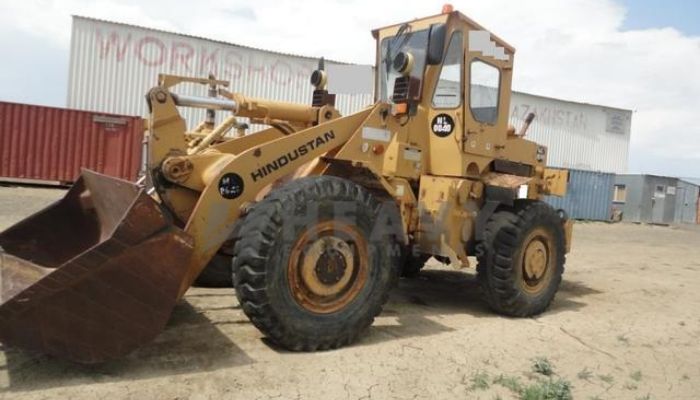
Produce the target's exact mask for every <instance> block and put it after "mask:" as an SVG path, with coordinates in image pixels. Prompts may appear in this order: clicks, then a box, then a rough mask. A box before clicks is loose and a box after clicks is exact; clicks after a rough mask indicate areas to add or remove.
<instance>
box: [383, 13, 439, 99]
mask: <svg viewBox="0 0 700 400" xmlns="http://www.w3.org/2000/svg"><path fill="white" fill-rule="evenodd" d="M428 36H429V29H423V30H420V31H415V32H412V31H411V26H410V25H408V24H404V25H402V26H401V28H399V31H398V33H397V34H396V36H390V37H386V38H384V39H382V43H381V46H380V54H379V65H378V66H377V69H378V70H379V79H378V80H377V93H378V96H377V100H379V101H383V102H389V101H390V100H391V95H392V94H393V93H394V81H395V80H396V78H398V77H399V76H401V74H399V73H398V72H396V71H395V70H394V69H393V68H392V66H391V65H392V62H393V61H394V57H396V55H397V54H399V53H400V52H402V51H403V52H408V53H411V54H413V58H414V64H413V69H412V70H411V76H412V77H416V78H421V77H422V75H423V70H424V69H425V59H426V54H427V49H428Z"/></svg>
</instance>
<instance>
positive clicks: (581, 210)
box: [545, 169, 615, 221]
mask: <svg viewBox="0 0 700 400" xmlns="http://www.w3.org/2000/svg"><path fill="white" fill-rule="evenodd" d="M614 185H615V174H611V173H605V172H591V171H582V170H577V169H570V170H569V184H568V186H567V191H566V196H564V197H555V196H545V201H546V202H547V203H549V204H550V205H552V207H554V208H556V209H560V208H561V209H563V210H565V211H566V212H567V213H568V214H569V217H570V218H573V219H586V220H594V221H610V219H611V215H610V214H611V207H612V200H613V190H614Z"/></svg>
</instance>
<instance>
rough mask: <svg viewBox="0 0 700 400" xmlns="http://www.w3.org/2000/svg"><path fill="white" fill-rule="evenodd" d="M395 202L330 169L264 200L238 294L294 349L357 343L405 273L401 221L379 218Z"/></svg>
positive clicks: (250, 228)
mask: <svg viewBox="0 0 700 400" xmlns="http://www.w3.org/2000/svg"><path fill="white" fill-rule="evenodd" d="M392 205H393V204H390V205H389V204H388V205H385V206H382V205H381V204H380V203H379V202H378V201H377V200H376V199H375V198H374V197H373V196H372V195H371V194H370V193H369V192H368V191H366V190H365V189H364V188H362V187H360V186H358V185H356V184H354V183H352V182H350V181H347V180H345V179H341V178H337V177H331V176H322V177H309V178H303V179H299V180H296V181H292V182H290V183H288V184H287V185H285V186H284V187H282V188H280V189H278V190H276V191H274V192H272V193H271V194H270V195H269V196H268V197H267V198H266V199H264V200H262V201H261V202H259V203H258V204H256V205H255V206H254V207H253V209H252V210H251V211H250V212H249V213H248V215H247V216H246V219H245V221H244V222H243V225H242V227H241V229H240V232H239V238H238V240H237V241H236V244H235V247H234V258H233V270H234V286H235V288H236V295H237V296H238V300H239V302H240V304H241V306H242V308H243V311H244V312H245V314H246V315H247V316H248V317H249V318H250V320H251V322H252V323H253V324H254V325H255V326H256V327H257V328H258V329H260V330H261V331H262V332H263V333H264V334H265V335H266V336H267V337H268V338H269V339H271V340H272V341H274V342H276V343H277V344H279V345H281V346H283V347H285V348H287V349H290V350H295V351H314V350H326V349H331V348H337V347H340V346H343V345H346V344H348V343H351V342H353V341H354V340H356V339H357V338H358V337H359V335H360V334H361V333H362V332H363V331H364V330H365V329H366V328H368V327H369V326H370V325H371V324H372V322H373V320H374V317H375V316H376V315H378V314H379V313H380V312H381V310H382V306H383V305H384V303H385V302H386V301H387V299H388V294H389V290H390V288H391V287H392V286H393V285H394V284H395V282H396V280H397V277H398V268H399V259H400V247H399V246H400V245H399V244H398V243H397V241H396V238H395V237H396V235H395V228H392V227H387V226H386V224H385V223H384V222H385V221H380V218H381V216H382V215H383V213H386V212H387V207H388V208H389V212H391V211H393V210H392V209H391V208H392V207H391V206H392ZM394 207H395V205H394Z"/></svg>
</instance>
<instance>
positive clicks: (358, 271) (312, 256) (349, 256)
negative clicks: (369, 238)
mask: <svg viewBox="0 0 700 400" xmlns="http://www.w3.org/2000/svg"><path fill="white" fill-rule="evenodd" d="M367 265H368V264H367V243H366V241H365V239H364V237H363V236H362V235H361V234H360V233H359V232H358V231H357V230H356V229H355V228H354V227H351V226H348V225H345V224H342V223H339V222H324V223H321V224H319V225H317V226H315V227H311V228H310V229H308V230H307V231H306V232H305V233H303V234H302V235H301V236H300V237H299V239H298V240H297V242H296V243H295V245H294V246H293V248H292V252H291V254H290V258H289V265H288V269H287V274H288V278H289V286H290V290H291V292H292V295H293V296H294V298H295V300H296V301H297V303H298V304H299V305H301V306H302V307H304V308H306V309H307V310H309V311H312V312H315V313H330V312H334V311H337V310H339V309H341V308H342V307H344V306H345V305H347V304H348V303H350V302H351V301H352V300H353V299H354V298H355V296H356V295H357V293H358V292H359V291H360V289H361V288H362V287H363V286H364V284H365V282H366V279H367V269H368V266H367Z"/></svg>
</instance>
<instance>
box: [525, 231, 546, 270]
mask: <svg viewBox="0 0 700 400" xmlns="http://www.w3.org/2000/svg"><path fill="white" fill-rule="evenodd" d="M546 269H547V246H545V244H544V243H543V242H542V240H540V239H535V240H533V241H532V242H530V244H528V246H527V248H526V249H525V272H526V274H527V277H528V278H530V279H540V278H542V275H544V272H545V270H546Z"/></svg>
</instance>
